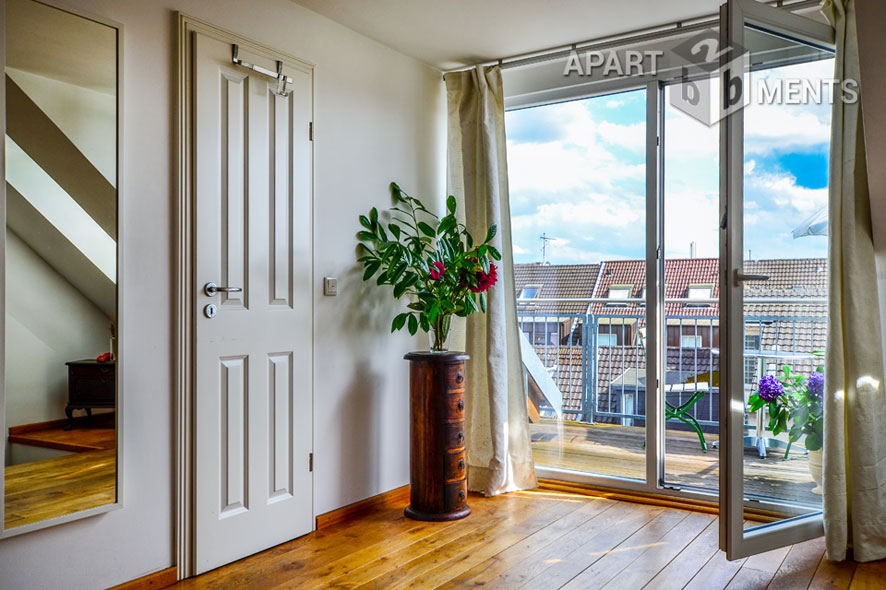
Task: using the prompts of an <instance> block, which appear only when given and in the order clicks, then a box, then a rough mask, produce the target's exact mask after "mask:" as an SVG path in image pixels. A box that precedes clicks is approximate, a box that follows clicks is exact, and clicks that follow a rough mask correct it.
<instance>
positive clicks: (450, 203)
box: [446, 195, 455, 213]
mask: <svg viewBox="0 0 886 590" xmlns="http://www.w3.org/2000/svg"><path fill="white" fill-rule="evenodd" d="M446 210H447V211H449V212H450V213H455V197H453V196H452V195H449V196H448V197H447V198H446Z"/></svg>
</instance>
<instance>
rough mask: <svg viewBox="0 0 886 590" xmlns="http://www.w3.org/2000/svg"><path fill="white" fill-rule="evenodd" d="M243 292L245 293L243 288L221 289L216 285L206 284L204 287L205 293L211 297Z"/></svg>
mask: <svg viewBox="0 0 886 590" xmlns="http://www.w3.org/2000/svg"><path fill="white" fill-rule="evenodd" d="M241 291H243V287H219V286H218V285H216V284H215V283H206V285H205V286H204V287H203V292H204V293H206V294H207V295H208V296H210V297H212V296H214V295H215V294H216V293H240V292H241Z"/></svg>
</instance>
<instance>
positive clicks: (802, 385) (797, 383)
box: [748, 351, 824, 459]
mask: <svg viewBox="0 0 886 590" xmlns="http://www.w3.org/2000/svg"><path fill="white" fill-rule="evenodd" d="M813 354H814V355H815V356H819V357H820V356H823V353H822V352H820V351H815V352H813ZM823 398H824V369H823V368H822V367H817V368H816V369H815V370H814V371H813V372H812V374H811V375H809V377H808V378H806V377H803V376H802V375H798V374H796V373H794V372H793V371H791V368H790V367H789V366H787V365H785V366H783V367H782V369H781V374H780V375H779V376H775V375H764V376H763V378H762V379H760V383H759V385H758V387H757V391H756V393H754V394H752V395H751V396H750V398H749V400H748V402H749V405H750V407H749V410H750V411H751V412H757V411H759V410H760V409H762V408H763V407H764V406H765V407H767V409H768V410H769V425H768V426H767V428H768V429H769V430H771V431H772V433H773V434H775V435H776V436H777V435H778V434H780V433H782V432H784V431H785V430H787V431H788V448H787V450H785V453H784V458H785V459H787V458H788V453H790V451H791V445H792V444H793V443H795V442H797V441H798V440H800V439H801V438H803V437H804V436H805V437H806V440H805V444H806V449H807V450H809V451H818V450H821V446H822V438H823V437H822V433H823V427H824V421H823V416H824V414H823V409H822V400H823Z"/></svg>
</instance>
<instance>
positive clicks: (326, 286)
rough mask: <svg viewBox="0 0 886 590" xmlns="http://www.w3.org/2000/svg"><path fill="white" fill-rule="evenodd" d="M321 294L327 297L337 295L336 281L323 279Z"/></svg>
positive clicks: (334, 279)
mask: <svg viewBox="0 0 886 590" xmlns="http://www.w3.org/2000/svg"><path fill="white" fill-rule="evenodd" d="M323 294H324V295H326V296H327V297H335V296H336V295H338V279H337V278H335V277H323Z"/></svg>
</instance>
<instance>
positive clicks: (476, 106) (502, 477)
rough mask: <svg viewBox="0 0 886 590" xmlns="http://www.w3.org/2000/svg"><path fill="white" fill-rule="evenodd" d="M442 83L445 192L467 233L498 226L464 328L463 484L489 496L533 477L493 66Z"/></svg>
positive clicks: (479, 234)
mask: <svg viewBox="0 0 886 590" xmlns="http://www.w3.org/2000/svg"><path fill="white" fill-rule="evenodd" d="M446 91H447V98H448V105H449V132H448V151H449V192H450V194H453V195H455V196H456V198H457V199H458V200H459V204H460V208H461V210H462V211H464V215H465V225H466V226H467V227H468V231H470V232H471V234H472V235H473V236H474V237H475V238H477V239H482V238H483V236H485V235H486V228H487V227H488V226H489V225H491V224H493V223H494V224H496V225H497V226H498V235H497V236H496V238H495V245H496V247H497V248H499V249H500V250H501V253H502V260H501V262H500V264H499V269H498V283H497V284H496V285H495V287H493V288H492V290H491V291H490V292H489V293H488V296H489V301H488V311H487V313H485V314H484V313H476V314H474V315H472V316H471V317H469V318H468V320H467V328H466V331H465V351H466V352H467V353H468V354H469V355H470V356H471V361H470V362H469V368H468V371H467V388H466V395H467V402H468V403H467V419H466V421H467V431H468V437H467V459H468V488H469V489H470V490H471V491H476V492H480V493H482V494H484V495H487V496H493V495H495V494H500V493H502V492H509V491H513V490H519V489H528V488H534V487H536V486H537V485H538V482H537V480H536V478H535V467H534V465H533V463H532V454H531V450H530V445H529V418H528V412H527V407H526V392H525V390H524V384H523V368H522V361H521V360H520V340H519V338H518V328H517V305H516V295H515V292H514V269H513V266H514V261H513V252H512V248H511V214H510V209H509V205H508V166H507V154H506V151H505V127H504V125H505V121H504V116H505V113H504V98H503V94H502V84H501V70H500V69H499V68H497V67H493V68H488V69H486V68H483V67H477V68H475V69H472V70H469V71H466V72H456V73H452V74H447V75H446Z"/></svg>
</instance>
